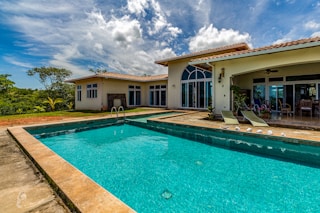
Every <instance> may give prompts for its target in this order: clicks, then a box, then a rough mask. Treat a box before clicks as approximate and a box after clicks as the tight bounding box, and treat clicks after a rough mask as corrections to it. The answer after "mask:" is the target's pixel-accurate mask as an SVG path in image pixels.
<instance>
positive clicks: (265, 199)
mask: <svg viewBox="0 0 320 213" xmlns="http://www.w3.org/2000/svg"><path fill="white" fill-rule="evenodd" d="M188 130H190V129H188ZM67 133H69V134H60V135H57V136H55V137H45V138H41V139H40V140H41V141H42V142H43V143H44V144H46V145H47V146H48V147H49V148H51V149H52V150H54V151H55V152H56V153H58V154H59V155H61V156H62V157H63V158H65V159H66V160H67V161H69V162H70V163H71V164H73V165H75V166H76V167H77V168H79V169H80V170H81V171H82V172H84V173H85V174H87V175H88V176H89V177H91V178H92V179H94V180H95V181H96V182H97V183H98V184H100V185H101V186H103V187H105V188H106V189H107V190H108V191H110V192H112V193H113V194H115V195H116V196H117V197H118V198H120V199H121V200H122V201H124V202H125V203H127V204H128V205H129V206H131V207H132V208H134V209H135V210H137V211H138V212H159V211H161V212H172V211H174V210H175V211H179V212H317V211H320V204H319V200H320V190H319V188H320V178H319V177H320V169H319V168H317V167H310V166H304V165H299V164H295V163H291V162H285V161H279V160H275V159H271V158H265V157H261V156H257V155H251V154H247V153H243V152H237V151H232V150H226V149H222V148H218V147H215V146H210V145H208V144H205V143H198V142H195V141H192V140H188V139H182V138H179V137H174V136H171V135H167V134H163V133H159V132H155V131H151V130H147V129H144V128H139V127H136V126H132V125H127V124H126V125H117V126H111V127H105V128H98V129H91V130H88V131H81V132H76V131H69V132H67ZM198 134H199V132H198ZM219 136H221V135H219ZM227 136H228V137H232V135H231V136H230V135H227ZM93 138H94V139H93ZM225 140H226V141H227V140H230V138H226V139H225ZM255 140H258V139H255ZM238 141H239V140H238ZM229 142H230V141H229ZM273 143H274V142H271V144H273Z"/></svg>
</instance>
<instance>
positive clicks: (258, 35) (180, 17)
mask: <svg viewBox="0 0 320 213" xmlns="http://www.w3.org/2000/svg"><path fill="white" fill-rule="evenodd" d="M313 36H320V0H303V1H299V0H229V1H226V0H68V1H66V0H14V1H12V0H0V74H10V75H12V76H11V77H10V79H11V80H13V81H14V82H15V83H16V86H17V87H23V88H39V87H40V84H39V83H38V82H37V81H36V80H35V79H34V78H33V77H29V76H27V74H26V71H27V70H29V69H32V68H34V67H41V66H54V67H58V68H66V69H69V70H71V71H72V73H73V77H80V76H85V75H90V74H92V73H90V72H89V71H88V70H89V69H90V68H92V69H97V68H99V69H106V70H108V71H111V72H119V73H128V74H134V75H144V74H148V75H154V74H163V73H166V71H167V69H166V68H164V67H161V66H160V65H156V64H155V63H154V61H155V60H160V59H164V58H169V57H172V56H176V55H182V54H186V53H190V52H194V51H199V50H204V49H210V48H215V47H219V46H224V45H229V44H234V43H239V42H247V43H248V44H249V45H250V46H251V47H253V48H256V47H262V46H266V45H271V44H274V43H278V42H283V41H290V40H296V39H300V38H308V37H313Z"/></svg>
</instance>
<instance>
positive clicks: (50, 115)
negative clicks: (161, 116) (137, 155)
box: [0, 108, 152, 123]
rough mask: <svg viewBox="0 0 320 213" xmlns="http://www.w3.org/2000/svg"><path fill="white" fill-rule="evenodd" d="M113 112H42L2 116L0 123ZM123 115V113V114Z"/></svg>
mask: <svg viewBox="0 0 320 213" xmlns="http://www.w3.org/2000/svg"><path fill="white" fill-rule="evenodd" d="M150 110H152V109H151V108H150V109H149V108H134V109H128V110H125V113H130V112H143V111H150ZM110 113H111V112H100V111H55V112H42V113H30V114H17V115H5V116H0V122H13V123H15V121H22V120H27V119H29V120H32V119H41V118H68V117H70V118H76V117H88V116H96V117H102V116H105V115H108V114H110ZM121 113H122V112H121ZM121 113H120V114H121Z"/></svg>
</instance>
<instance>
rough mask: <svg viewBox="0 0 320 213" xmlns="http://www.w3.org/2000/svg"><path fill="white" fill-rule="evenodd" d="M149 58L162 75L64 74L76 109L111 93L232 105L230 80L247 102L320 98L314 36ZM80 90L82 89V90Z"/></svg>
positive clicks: (138, 101)
mask: <svg viewBox="0 0 320 213" xmlns="http://www.w3.org/2000/svg"><path fill="white" fill-rule="evenodd" d="M155 63H157V64H159V65H162V66H166V67H168V75H160V76H146V77H141V76H139V77H138V76H131V75H122V74H116V73H105V74H98V75H94V76H89V77H84V78H80V79H73V80H69V81H68V82H73V83H75V84H76V86H77V87H76V88H77V89H76V109H107V108H110V106H112V100H113V99H114V98H121V99H122V103H123V104H124V105H125V106H128V107H130V106H159V107H167V108H170V109H177V108H179V109H207V107H208V106H209V105H212V106H214V107H215V108H216V112H217V113H219V112H220V111H221V110H230V109H232V108H233V101H232V99H233V97H232V95H233V93H232V91H231V90H230V87H231V85H237V86H239V87H240V88H241V89H242V92H244V93H245V94H246V95H247V96H248V97H249V99H248V104H253V103H262V102H265V103H268V104H269V105H270V106H271V107H272V109H273V110H276V111H277V110H280V106H279V100H280V101H281V102H282V103H288V104H290V105H291V106H292V110H293V112H294V111H296V109H298V107H299V101H300V100H301V99H312V100H317V99H320V37H315V38H308V39H301V40H296V41H291V42H285V43H281V44H275V45H270V46H266V47H261V48H255V49H251V48H249V46H248V45H247V44H246V43H240V44H234V45H229V46H224V47H220V48H215V49H209V50H205V51H200V52H196V53H191V54H186V55H182V56H177V57H171V58H168V59H161V60H158V61H156V62H155ZM84 94H86V95H84Z"/></svg>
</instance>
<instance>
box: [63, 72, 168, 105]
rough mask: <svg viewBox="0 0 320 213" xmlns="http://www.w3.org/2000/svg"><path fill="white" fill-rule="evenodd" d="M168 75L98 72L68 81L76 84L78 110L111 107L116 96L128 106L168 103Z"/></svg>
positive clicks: (122, 103)
mask: <svg viewBox="0 0 320 213" xmlns="http://www.w3.org/2000/svg"><path fill="white" fill-rule="evenodd" d="M167 81H168V75H167V74H163V75H155V76H134V75H126V74H119V73H112V72H106V73H98V74H95V75H90V76H87V77H83V78H77V79H70V80H67V81H66V82H69V83H74V84H75V85H76V91H75V97H76V100H75V109H76V110H110V109H111V108H112V107H113V101H114V99H120V100H121V105H122V106H124V107H136V106H152V107H166V106H167Z"/></svg>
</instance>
